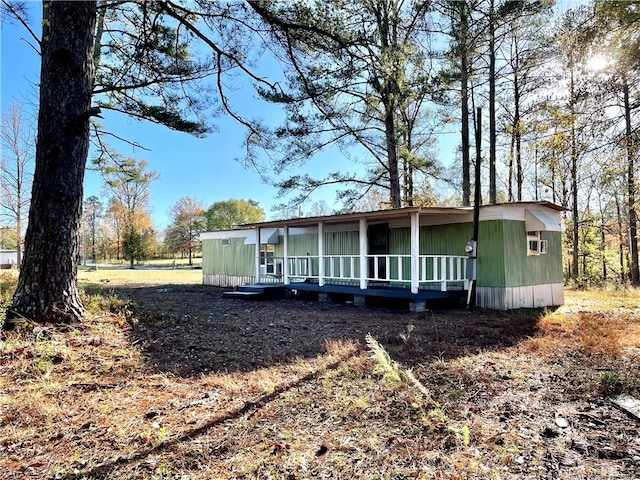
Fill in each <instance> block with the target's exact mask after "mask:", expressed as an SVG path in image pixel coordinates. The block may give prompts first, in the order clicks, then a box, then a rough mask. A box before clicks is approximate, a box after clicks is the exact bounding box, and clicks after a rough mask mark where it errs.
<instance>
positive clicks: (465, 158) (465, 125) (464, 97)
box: [459, 0, 471, 206]
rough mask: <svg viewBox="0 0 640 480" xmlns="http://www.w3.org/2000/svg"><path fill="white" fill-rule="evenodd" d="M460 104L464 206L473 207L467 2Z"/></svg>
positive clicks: (462, 18) (462, 6) (463, 12)
mask: <svg viewBox="0 0 640 480" xmlns="http://www.w3.org/2000/svg"><path fill="white" fill-rule="evenodd" d="M460 30H461V31H460V33H459V35H460V94H461V98H460V103H461V109H462V112H461V113H462V119H461V122H462V125H461V127H462V128H461V130H462V205H463V206H469V205H471V159H470V158H469V56H468V55H469V53H468V51H467V49H468V45H467V34H468V30H469V24H468V22H467V10H466V0H463V1H462V2H460Z"/></svg>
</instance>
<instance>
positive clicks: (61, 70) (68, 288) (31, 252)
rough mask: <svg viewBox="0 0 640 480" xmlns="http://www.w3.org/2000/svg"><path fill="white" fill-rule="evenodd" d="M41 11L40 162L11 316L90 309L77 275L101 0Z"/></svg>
mask: <svg viewBox="0 0 640 480" xmlns="http://www.w3.org/2000/svg"><path fill="white" fill-rule="evenodd" d="M42 18H43V21H42V25H43V32H42V42H41V54H42V65H41V73H40V110H39V115H38V139H37V142H36V165H35V172H34V178H33V190H32V196H31V207H30V210H29V225H28V227H27V232H26V237H25V248H24V257H23V262H22V268H21V270H20V277H19V280H18V287H17V290H16V292H15V294H14V297H13V302H12V305H11V307H10V309H9V312H8V315H7V318H12V317H13V318H14V319H15V318H16V317H26V318H28V319H30V320H32V321H35V322H40V323H42V322H53V323H64V322H74V321H79V320H81V319H82V318H83V317H84V307H83V305H82V301H81V299H80V296H79V293H78V288H77V284H76V276H77V258H78V230H79V223H80V215H81V210H82V196H83V186H82V184H83V180H84V171H85V164H86V160H87V153H88V149H89V118H90V116H91V114H92V113H91V91H92V85H93V73H94V65H93V59H92V54H93V39H94V30H95V24H96V3H95V2H93V1H83V2H63V1H46V2H43V17H42ZM7 324H8V325H11V322H10V321H9V322H7Z"/></svg>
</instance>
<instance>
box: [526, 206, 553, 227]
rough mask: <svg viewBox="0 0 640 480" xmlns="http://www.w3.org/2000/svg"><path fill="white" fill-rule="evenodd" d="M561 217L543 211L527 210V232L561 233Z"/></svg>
mask: <svg viewBox="0 0 640 480" xmlns="http://www.w3.org/2000/svg"><path fill="white" fill-rule="evenodd" d="M559 217H560V216H559V215H557V218H554V217H553V216H551V215H549V214H548V213H547V212H543V211H542V210H529V209H527V210H525V214H524V218H525V220H524V223H525V226H526V228H527V231H528V232H530V231H536V230H537V231H539V232H561V231H562V227H561V226H560V218H559Z"/></svg>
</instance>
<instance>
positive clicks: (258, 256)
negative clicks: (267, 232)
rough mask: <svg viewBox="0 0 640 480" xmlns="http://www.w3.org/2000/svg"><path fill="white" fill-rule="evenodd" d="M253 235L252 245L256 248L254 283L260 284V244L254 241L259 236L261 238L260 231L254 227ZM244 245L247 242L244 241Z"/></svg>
mask: <svg viewBox="0 0 640 480" xmlns="http://www.w3.org/2000/svg"><path fill="white" fill-rule="evenodd" d="M253 235H254V237H253V238H254V241H253V244H254V245H255V246H256V249H255V260H256V283H260V266H261V265H260V247H261V246H262V244H261V243H258V242H256V241H255V239H256V238H258V236H260V238H262V231H261V229H260V227H256V231H255V232H254V233H253ZM244 243H245V245H246V244H247V241H246V240H245V241H244Z"/></svg>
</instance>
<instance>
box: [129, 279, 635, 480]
mask: <svg viewBox="0 0 640 480" xmlns="http://www.w3.org/2000/svg"><path fill="white" fill-rule="evenodd" d="M117 292H118V294H119V295H125V296H127V297H129V298H131V299H132V300H134V301H135V302H136V303H137V304H138V305H139V306H140V307H141V308H142V309H143V311H146V312H148V313H149V316H148V317H147V319H146V320H144V321H142V322H141V323H140V325H139V326H138V328H137V329H136V330H135V335H136V336H137V340H138V341H140V342H141V344H142V345H144V351H145V354H146V355H147V356H148V358H149V361H150V362H151V363H152V365H153V366H154V368H157V369H158V370H160V371H166V372H172V373H173V374H176V375H180V376H183V377H192V376H197V375H201V374H203V373H208V372H249V371H252V370H256V369H260V368H263V367H267V366H273V365H277V364H285V363H286V362H289V361H291V360H292V359H295V358H301V357H302V358H313V357H316V356H318V355H321V354H322V353H323V351H324V349H325V345H326V343H327V341H331V340H351V341H355V342H357V343H358V344H359V345H361V346H362V348H363V349H364V348H366V347H365V336H366V335H367V334H370V335H371V336H373V337H374V338H375V339H376V340H377V341H378V342H380V344H381V345H382V346H383V347H384V348H385V349H386V350H387V351H388V353H389V354H390V356H391V358H392V359H393V360H394V361H397V362H400V364H401V365H403V366H406V367H410V368H412V369H413V371H414V373H415V374H416V377H417V378H418V379H419V380H420V381H421V382H422V384H423V385H425V386H426V387H427V389H429V390H430V391H431V392H432V397H433V398H435V399H437V401H438V405H440V406H442V408H443V410H445V411H446V412H447V415H448V416H449V418H451V419H457V420H459V421H468V422H470V424H471V425H472V429H473V431H475V432H476V433H475V435H476V436H477V438H476V440H478V446H477V447H476V449H477V451H476V453H475V454H474V457H477V458H478V459H484V460H485V461H487V462H488V463H489V464H495V463H498V464H501V465H502V466H501V467H500V468H501V469H502V470H501V469H500V468H498V470H495V469H493V468H491V469H490V470H484V474H486V475H489V477H487V478H505V479H506V478H540V479H543V478H544V479H556V478H567V479H578V478H611V479H613V478H619V479H633V480H638V479H640V434H639V432H640V428H639V427H640V423H639V422H638V420H637V419H633V418H631V417H630V416H628V415H627V414H625V413H622V412H621V411H619V410H618V409H617V408H615V407H614V405H613V404H612V403H611V401H610V398H609V397H610V396H611V395H614V394H616V393H619V392H620V391H625V392H627V393H631V394H633V395H636V397H640V395H639V394H640V367H639V364H640V345H635V346H634V345H631V346H630V347H629V346H628V345H627V347H625V348H624V349H623V350H624V352H622V353H620V351H619V350H618V347H619V345H617V344H616V345H613V344H605V343H606V342H605V343H603V344H599V345H600V346H598V347H597V348H595V347H588V345H587V346H586V347H585V346H584V345H582V346H581V347H580V346H576V345H575V341H576V340H575V338H570V337H567V340H568V341H569V342H573V343H574V345H565V346H562V347H554V346H553V345H555V344H553V343H552V345H551V346H550V345H547V343H548V342H547V341H546V340H544V337H543V336H548V335H550V334H551V336H553V331H552V327H549V326H548V325H547V326H546V328H545V329H543V328H541V325H540V322H541V318H542V316H544V315H546V314H547V313H548V312H541V311H536V310H531V311H517V312H512V313H505V312H490V311H481V310H467V309H463V308H462V309H454V310H451V309H447V310H434V311H427V312H424V313H410V312H407V311H406V310H404V309H395V308H390V307H386V308H384V307H366V308H362V307H355V306H353V305H351V304H339V303H318V302H316V301H305V300H300V299H278V300H269V301H246V300H238V299H226V298H223V297H222V294H221V292H222V291H221V290H220V289H216V288H212V287H206V286H177V287H160V288H156V287H141V288H123V289H120V290H118V291H117ZM177 298H179V299H180V301H179V302H177V301H176V299H177ZM578 310H579V308H578ZM150 312H153V313H150ZM574 313H576V314H578V315H579V314H580V312H574ZM595 314H596V316H597V315H598V313H597V312H596V313H595ZM637 314H638V310H637V309H635V310H632V311H631V312H630V315H631V316H632V317H634V318H635V320H634V319H633V318H632V323H633V322H640V317H637ZM614 317H615V314H614V315H613V318H614ZM625 318H626V317H625ZM614 320H615V318H614ZM627 320H628V319H627ZM585 321H586V320H585ZM578 329H580V330H588V329H586V328H583V327H578ZM543 330H544V331H543ZM549 330H551V332H550V331H549ZM602 331H604V330H602ZM558 332H559V333H558V335H564V334H565V333H561V332H560V330H559V331H558ZM574 334H575V332H574ZM598 335H599V333H598V331H597V330H596V331H595V336H598ZM605 336H606V334H605ZM576 338H578V339H582V340H579V341H580V342H583V341H585V342H587V344H588V342H589V341H595V342H596V343H597V342H598V341H599V340H602V339H595V340H594V339H591V340H589V339H587V340H584V338H582V337H580V336H578V337H576ZM536 341H537V342H536ZM623 343H624V342H623ZM558 345H560V344H558ZM603 345H604V346H603ZM607 345H608V346H607ZM607 348H609V349H612V350H615V351H613V352H608V351H607ZM554 350H556V351H554ZM616 352H617V353H618V354H616ZM609 353H612V354H611V355H609ZM307 393H308V394H309V395H314V390H313V388H312V387H309V389H308V392H307ZM292 428H294V429H295V426H294V427H292ZM447 437H448V436H447V435H444V440H442V442H443V445H444V447H443V448H444V450H445V451H446V450H448V449H450V448H451V447H450V446H447V441H449V442H451V440H450V439H449V440H447ZM480 440H482V441H480ZM487 442H488V443H487ZM471 443H473V439H472V441H471ZM496 452H498V453H496ZM493 457H500V458H493ZM434 461H437V460H434ZM485 468H486V467H485ZM464 471H466V473H465V474H464V475H463V474H462V473H461V476H460V477H459V478H484V474H483V469H482V467H478V469H477V470H472V473H471V474H470V473H469V470H468V469H466V470H465V469H461V472H464ZM474 471H475V473H473V472H474ZM496 472H498V473H496ZM489 473H490V474H489ZM282 478H297V477H295V476H291V477H282ZM372 478H373V477H372ZM389 478H392V477H389ZM393 478H411V477H403V476H400V477H393ZM416 478H418V477H416ZM438 478H458V477H455V476H449V475H445V476H441V477H438Z"/></svg>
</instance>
